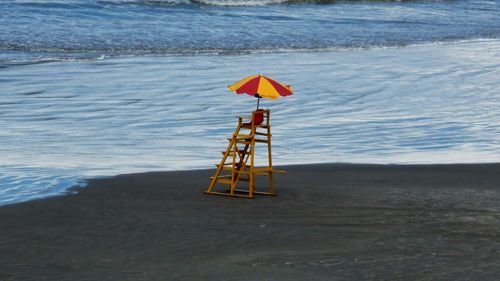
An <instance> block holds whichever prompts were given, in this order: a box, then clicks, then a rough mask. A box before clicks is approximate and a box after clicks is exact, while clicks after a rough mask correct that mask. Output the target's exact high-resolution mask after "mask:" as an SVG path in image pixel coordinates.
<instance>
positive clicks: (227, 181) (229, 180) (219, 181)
mask: <svg viewBox="0 0 500 281" xmlns="http://www.w3.org/2000/svg"><path fill="white" fill-rule="evenodd" d="M217 183H222V184H229V185H230V184H231V183H232V182H231V179H225V178H223V179H221V178H218V179H217Z"/></svg>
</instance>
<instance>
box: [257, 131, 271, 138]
mask: <svg viewBox="0 0 500 281" xmlns="http://www.w3.org/2000/svg"><path fill="white" fill-rule="evenodd" d="M255 134H256V135H259V136H268V137H271V136H272V135H271V134H268V133H260V132H255Z"/></svg>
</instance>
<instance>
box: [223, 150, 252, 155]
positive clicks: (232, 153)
mask: <svg viewBox="0 0 500 281" xmlns="http://www.w3.org/2000/svg"><path fill="white" fill-rule="evenodd" d="M221 153H222V154H223V155H224V154H226V152H225V151H221ZM238 153H239V154H241V155H244V154H247V151H246V150H238ZM227 155H231V156H232V155H234V152H233V151H230V152H229V153H228V154H227Z"/></svg>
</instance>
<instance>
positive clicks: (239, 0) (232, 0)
mask: <svg viewBox="0 0 500 281" xmlns="http://www.w3.org/2000/svg"><path fill="white" fill-rule="evenodd" d="M13 2H15V3H18V4H23V5H50V6H53V5H60V6H71V5H88V4H104V5H110V4H111V5H112V4H139V5H153V6H162V5H168V6H171V5H186V4H192V5H214V6H265V5H276V4H301V3H313V4H335V3H339V2H341V3H348V2H353V3H356V2H407V0H362V1H359V0H342V1H338V0H95V1H83V0H17V1H13Z"/></svg>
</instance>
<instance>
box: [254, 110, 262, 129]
mask: <svg viewBox="0 0 500 281" xmlns="http://www.w3.org/2000/svg"><path fill="white" fill-rule="evenodd" d="M252 121H253V125H254V126H258V125H260V124H262V122H264V110H263V109H257V110H256V111H254V112H252Z"/></svg>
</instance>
